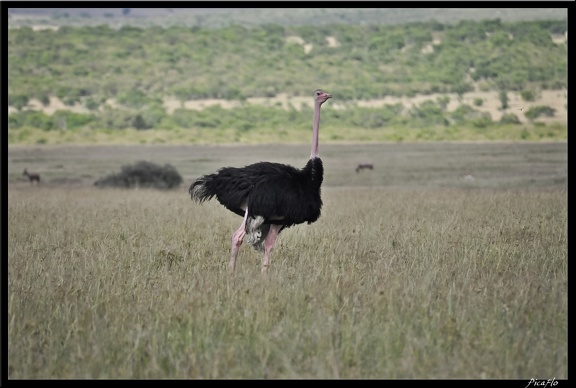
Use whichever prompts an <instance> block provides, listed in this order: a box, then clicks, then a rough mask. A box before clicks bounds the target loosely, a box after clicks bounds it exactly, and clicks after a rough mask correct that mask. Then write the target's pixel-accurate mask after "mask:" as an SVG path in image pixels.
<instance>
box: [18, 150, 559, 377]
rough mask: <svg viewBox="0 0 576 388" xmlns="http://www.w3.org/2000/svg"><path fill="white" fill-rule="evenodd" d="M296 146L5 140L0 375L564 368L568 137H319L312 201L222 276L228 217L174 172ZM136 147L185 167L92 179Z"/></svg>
mask: <svg viewBox="0 0 576 388" xmlns="http://www.w3.org/2000/svg"><path fill="white" fill-rule="evenodd" d="M308 152H309V146H308V145H302V144H300V145H298V144H291V145H250V146H248V145H246V146H244V145H234V146H226V145H221V146H199V145H195V146H184V145H181V146H168V145H160V146H152V145H140V146H99V147H91V146H47V145H38V146H11V147H9V149H8V337H7V338H8V378H9V379H51V378H63V379H68V378H75V379H76V378H79V379H84V378H96V379H108V378H112V379H118V378H119V379H126V378H136V379H150V378H158V379H178V378H184V379H209V378H210V379H211V378H221V379H232V378H255V379H266V378H270V379H277V378H296V379H300V378H343V379H347V378H348V379H366V378H368V379H381V378H384V379H412V378H418V379H425V378H439V379H454V378H470V379H481V378H486V379H525V380H526V381H528V380H530V379H531V378H552V377H555V378H556V379H563V378H567V376H568V361H567V348H568V344H567V333H568V323H567V147H566V143H565V142H560V143H420V144H407V143H406V144H392V143H390V144H321V147H320V155H321V157H322V158H323V161H324V165H325V170H326V173H325V180H324V185H323V200H324V206H323V213H322V216H321V217H320V219H319V220H318V221H317V222H316V223H314V224H311V225H299V226H294V227H292V228H289V229H287V230H285V231H283V232H282V234H281V235H280V237H279V241H278V244H277V246H276V250H275V251H274V252H273V254H272V262H271V270H270V273H269V274H268V276H266V277H263V276H262V275H261V274H260V260H261V255H260V253H259V252H256V251H254V250H252V249H251V248H250V247H249V246H246V245H244V246H242V248H241V250H240V255H239V260H238V265H237V273H236V274H235V276H229V275H228V273H227V261H228V255H229V249H230V238H231V235H232V233H233V231H234V230H235V229H236V228H237V227H238V226H239V225H240V222H241V219H240V218H239V217H237V216H236V215H234V214H233V213H231V212H229V211H227V210H226V209H225V208H223V207H222V206H220V205H219V204H218V203H217V202H215V201H213V202H209V203H206V204H203V205H198V204H196V203H193V202H192V201H191V200H190V197H189V196H188V193H187V187H188V185H189V184H190V182H191V181H192V179H194V178H195V177H196V176H198V175H200V174H204V173H208V172H212V171H214V170H215V169H217V168H218V167H223V166H227V165H235V166H241V165H245V164H248V163H252V162H256V161H260V160H270V161H277V162H283V163H289V164H292V165H296V166H304V164H305V162H306V159H307V155H308ZM139 160H148V161H151V162H155V163H158V164H166V163H168V164H171V165H173V166H174V167H175V168H176V169H177V170H178V171H179V173H180V174H181V175H182V176H183V178H184V184H183V185H182V187H180V188H179V189H177V190H172V191H159V190H150V189H134V190H125V189H98V188H97V187H95V186H94V185H93V182H94V181H95V180H97V179H98V178H100V177H102V176H104V175H107V174H110V173H113V172H117V171H119V170H120V168H121V167H122V166H123V165H126V164H132V163H135V162H137V161H139ZM360 163H371V164H373V166H374V169H373V170H362V171H360V172H358V173H356V172H355V168H356V166H357V165H358V164H360ZM24 168H28V170H29V171H34V172H37V173H39V174H40V175H41V177H42V182H41V183H40V184H36V183H30V182H29V181H28V178H27V177H25V176H23V175H22V171H23V170H24Z"/></svg>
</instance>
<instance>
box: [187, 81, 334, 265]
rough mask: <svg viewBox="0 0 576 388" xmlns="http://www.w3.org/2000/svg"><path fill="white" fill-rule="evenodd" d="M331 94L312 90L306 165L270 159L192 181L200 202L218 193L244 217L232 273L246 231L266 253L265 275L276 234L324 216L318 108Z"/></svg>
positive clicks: (194, 196)
mask: <svg viewBox="0 0 576 388" xmlns="http://www.w3.org/2000/svg"><path fill="white" fill-rule="evenodd" d="M331 97H332V95H330V94H328V93H326V92H325V91H323V90H320V89H318V90H316V91H315V92H314V122H313V126H312V152H311V154H310V160H309V161H308V163H306V166H304V168H302V169H299V168H295V167H292V166H289V165H286V164H280V163H271V162H260V163H254V164H251V165H249V166H246V167H241V168H236V167H224V168H221V169H220V170H218V171H217V172H216V173H214V174H208V175H203V176H201V177H200V178H198V179H196V180H195V181H194V182H193V183H192V184H191V185H190V188H189V189H188V192H189V193H190V196H191V197H192V199H193V200H196V201H197V202H198V203H202V202H203V201H206V200H210V199H211V198H212V197H214V196H216V198H217V199H218V202H220V203H221V204H222V205H224V206H225V207H226V208H227V209H228V210H230V211H233V212H234V213H236V214H238V215H239V216H241V217H244V219H243V220H242V225H240V228H238V230H237V231H236V232H235V233H234V235H233V236H232V248H231V254H230V262H229V266H228V267H229V270H230V272H234V270H235V268H236V257H237V256H238V250H239V249H240V245H242V240H243V239H244V236H245V235H246V234H248V243H249V244H251V245H252V246H253V247H254V248H256V249H257V250H259V251H264V258H263V259H262V273H265V272H266V271H267V270H268V267H269V266H270V252H271V251H272V248H274V244H275V242H276V238H277V237H278V234H279V233H280V232H281V231H282V230H283V229H284V228H288V227H290V226H292V225H296V224H302V223H304V222H308V223H309V224H310V223H312V222H314V221H316V220H317V219H318V217H320V209H321V208H322V199H321V197H320V186H321V185H322V179H323V175H324V167H323V166H322V160H321V159H320V157H319V156H318V131H319V128H320V106H321V105H322V104H323V103H324V102H326V101H327V100H328V99H329V98H331Z"/></svg>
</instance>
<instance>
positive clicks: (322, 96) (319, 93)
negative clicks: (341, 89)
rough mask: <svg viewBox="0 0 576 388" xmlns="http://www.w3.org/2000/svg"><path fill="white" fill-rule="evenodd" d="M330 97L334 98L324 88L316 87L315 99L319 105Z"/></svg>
mask: <svg viewBox="0 0 576 388" xmlns="http://www.w3.org/2000/svg"><path fill="white" fill-rule="evenodd" d="M329 98H332V95H331V94H328V93H326V92H325V91H324V90H322V89H316V91H315V92H314V101H316V102H317V103H318V104H319V105H322V104H324V103H325V102H326V101H327V100H328V99H329Z"/></svg>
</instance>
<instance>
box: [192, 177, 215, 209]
mask: <svg viewBox="0 0 576 388" xmlns="http://www.w3.org/2000/svg"><path fill="white" fill-rule="evenodd" d="M207 181H208V180H207V178H206V176H201V177H200V178H198V179H196V180H195V181H194V182H193V183H192V184H191V185H190V188H189V189H188V193H189V194H190V197H191V198H192V200H194V201H196V202H198V203H202V202H204V201H207V200H209V199H210V198H212V197H213V196H214V194H213V193H210V192H209V191H208V189H207V187H206V183H207Z"/></svg>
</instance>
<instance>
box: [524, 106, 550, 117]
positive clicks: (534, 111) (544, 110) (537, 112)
mask: <svg viewBox="0 0 576 388" xmlns="http://www.w3.org/2000/svg"><path fill="white" fill-rule="evenodd" d="M555 113H556V109H554V108H552V107H549V106H545V105H538V106H533V107H531V108H530V109H528V110H527V111H526V113H524V115H525V116H526V117H528V119H530V120H534V119H535V118H538V117H540V116H547V117H554V114H555Z"/></svg>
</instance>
